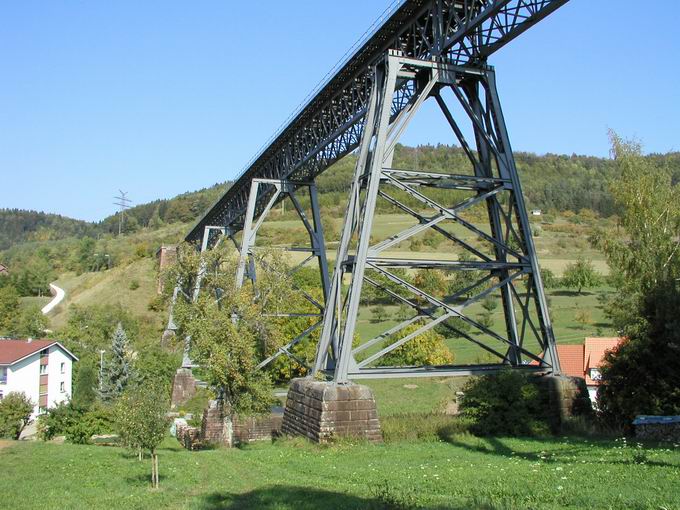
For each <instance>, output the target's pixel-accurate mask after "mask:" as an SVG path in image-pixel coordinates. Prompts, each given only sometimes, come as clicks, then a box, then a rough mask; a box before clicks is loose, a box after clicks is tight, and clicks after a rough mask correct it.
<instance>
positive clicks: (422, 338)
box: [380, 322, 454, 366]
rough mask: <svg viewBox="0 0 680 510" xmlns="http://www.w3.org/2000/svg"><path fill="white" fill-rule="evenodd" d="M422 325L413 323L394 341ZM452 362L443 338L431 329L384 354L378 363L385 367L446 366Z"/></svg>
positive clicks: (452, 357) (451, 356)
mask: <svg viewBox="0 0 680 510" xmlns="http://www.w3.org/2000/svg"><path fill="white" fill-rule="evenodd" d="M422 325H423V323H422V322H414V323H413V324H411V325H410V326H408V327H406V328H404V329H403V330H401V332H400V333H399V334H397V335H395V337H394V339H395V340H398V339H401V338H404V337H406V336H408V335H410V334H411V333H413V332H414V331H416V330H418V329H419V328H421V327H422ZM453 360H454V356H453V354H452V353H451V351H449V350H448V348H447V347H446V344H445V343H444V336H443V335H441V334H440V333H438V332H437V331H435V330H434V328H432V329H429V330H427V331H425V332H424V333H421V334H420V335H418V336H416V337H415V338H412V339H410V340H409V341H407V342H406V343H405V344H402V345H400V346H399V347H397V348H396V349H394V350H393V351H390V352H388V353H387V354H385V356H383V357H382V359H381V360H380V363H381V364H383V365H386V366H409V365H417V366H422V365H447V364H451V363H453Z"/></svg>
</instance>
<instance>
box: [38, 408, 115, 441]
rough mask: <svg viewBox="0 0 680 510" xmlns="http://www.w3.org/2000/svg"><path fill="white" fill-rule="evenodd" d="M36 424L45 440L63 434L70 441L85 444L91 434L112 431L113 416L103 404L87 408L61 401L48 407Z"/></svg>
mask: <svg viewBox="0 0 680 510" xmlns="http://www.w3.org/2000/svg"><path fill="white" fill-rule="evenodd" d="M38 425H39V426H38V434H39V436H40V438H41V439H44V440H46V441H47V440H49V439H52V438H54V437H57V436H65V437H66V440H67V441H68V442H70V443H75V444H87V443H89V442H90V439H91V438H92V436H93V435H95V434H108V433H111V432H112V431H113V416H112V414H111V410H110V409H109V408H106V407H103V406H95V407H93V408H88V407H85V406H82V405H79V404H77V403H74V402H62V403H60V404H57V406H56V407H53V408H50V409H48V410H47V413H45V414H43V415H42V416H41V417H40V420H39V422H38Z"/></svg>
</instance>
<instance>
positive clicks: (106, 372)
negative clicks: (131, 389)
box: [99, 323, 131, 402]
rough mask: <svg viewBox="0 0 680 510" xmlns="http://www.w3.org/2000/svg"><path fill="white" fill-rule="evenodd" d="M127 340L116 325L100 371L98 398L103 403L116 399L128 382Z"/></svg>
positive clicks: (121, 328)
mask: <svg viewBox="0 0 680 510" xmlns="http://www.w3.org/2000/svg"><path fill="white" fill-rule="evenodd" d="M130 377H131V373H130V361H129V354H128V338H127V335H126V334H125V330H124V329H123V325H122V324H120V323H118V326H117V327H116V331H115V332H114V333H113V337H112V339H111V355H110V356H108V359H106V360H105V364H104V369H103V370H102V387H101V390H100V391H99V396H100V397H101V399H102V401H104V402H111V401H113V400H115V399H116V398H118V397H119V396H120V395H121V394H122V393H123V391H125V387H126V386H127V384H128V381H129V380H130Z"/></svg>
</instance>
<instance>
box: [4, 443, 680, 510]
mask: <svg viewBox="0 0 680 510" xmlns="http://www.w3.org/2000/svg"><path fill="white" fill-rule="evenodd" d="M159 458H160V473H161V488H160V489H159V490H157V491H154V490H151V489H150V488H149V469H150V466H149V462H148V460H147V461H144V462H139V461H137V460H136V459H135V457H134V456H133V455H132V454H130V453H128V452H126V451H125V450H122V449H120V448H110V447H98V446H76V445H68V444H65V445H57V444H49V443H42V442H34V443H10V445H9V446H7V447H5V448H4V449H3V450H2V451H0V461H1V462H2V464H3V466H4V469H3V476H2V477H0V491H1V492H2V495H3V501H5V502H7V503H10V502H11V507H12V508H14V509H17V510H19V509H29V508H31V509H32V508H45V509H50V508H55V509H57V508H59V509H61V508H95V509H96V508H102V509H104V508H105V509H110V508H127V509H135V508H169V509H172V508H194V509H220V508H222V509H249V508H253V509H280V510H282V509H295V510H303V509H313V508H327V509H336V508H337V509H352V508H357V509H359V508H385V509H387V508H429V509H470V508H482V509H509V508H513V509H514V508H542V509H543V508H545V509H553V508H579V509H582V508H608V509H632V508H634V509H647V508H649V509H671V508H680V449H678V447H677V445H675V447H673V445H669V447H666V448H664V447H653V446H651V445H645V446H644V447H641V448H637V447H636V446H635V445H632V447H627V448H623V447H622V443H620V442H614V441H593V440H583V439H573V438H559V439H502V438H489V439H479V438H475V437H473V436H469V435H462V436H453V437H447V438H445V440H444V441H436V442H435V441H432V442H428V441H421V442H412V443H391V444H385V445H380V446H376V445H368V444H354V445H352V444H350V443H341V444H338V445H334V446H330V447H322V446H316V445H312V444H308V443H306V442H304V441H301V440H283V441H278V442H275V443H273V444H269V443H268V444H260V445H255V446H250V447H245V448H242V449H233V450H212V451H200V452H189V451H186V450H182V449H181V448H180V447H179V446H178V444H177V442H176V441H175V440H174V439H171V438H168V439H167V440H166V441H165V443H164V445H163V446H162V448H161V450H160V454H159Z"/></svg>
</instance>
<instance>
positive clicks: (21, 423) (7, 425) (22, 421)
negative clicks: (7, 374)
mask: <svg viewBox="0 0 680 510" xmlns="http://www.w3.org/2000/svg"><path fill="white" fill-rule="evenodd" d="M32 412H33V402H31V399H30V398H28V397H27V396H26V394H24V393H23V392H14V391H12V392H10V393H8V394H7V396H6V397H5V398H3V399H2V400H1V401H0V437H5V438H9V439H19V436H20V435H21V431H22V430H23V429H24V427H25V426H26V424H27V423H28V421H29V420H30V418H31V413H32Z"/></svg>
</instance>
